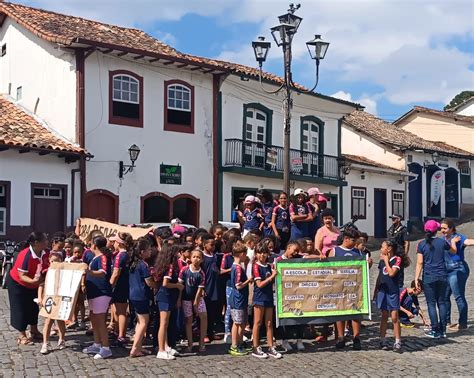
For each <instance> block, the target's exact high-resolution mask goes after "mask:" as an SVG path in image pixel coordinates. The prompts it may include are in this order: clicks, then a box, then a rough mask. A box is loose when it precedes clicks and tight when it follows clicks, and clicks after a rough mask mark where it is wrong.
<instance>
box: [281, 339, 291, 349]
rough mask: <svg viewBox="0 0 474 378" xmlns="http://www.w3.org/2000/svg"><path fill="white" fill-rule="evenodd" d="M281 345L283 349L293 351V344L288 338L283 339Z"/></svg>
mask: <svg viewBox="0 0 474 378" xmlns="http://www.w3.org/2000/svg"><path fill="white" fill-rule="evenodd" d="M281 347H282V348H283V349H285V350H286V351H287V352H291V351H292V350H293V348H292V346H291V345H290V343H289V342H288V340H283V341H282V342H281Z"/></svg>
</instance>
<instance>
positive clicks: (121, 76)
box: [112, 74, 141, 105]
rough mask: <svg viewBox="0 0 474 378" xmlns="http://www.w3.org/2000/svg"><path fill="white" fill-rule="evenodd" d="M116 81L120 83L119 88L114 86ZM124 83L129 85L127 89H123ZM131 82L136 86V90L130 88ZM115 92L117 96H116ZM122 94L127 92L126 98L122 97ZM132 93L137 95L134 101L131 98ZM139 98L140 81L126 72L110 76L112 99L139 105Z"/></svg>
mask: <svg viewBox="0 0 474 378" xmlns="http://www.w3.org/2000/svg"><path fill="white" fill-rule="evenodd" d="M126 79H128V80H126ZM116 82H117V83H120V88H115V83H116ZM126 84H128V86H129V87H128V89H125V86H126ZM132 84H134V85H136V86H137V87H136V88H137V89H136V91H135V90H132ZM117 94H118V96H116V95H117ZM124 94H128V98H129V99H128V100H127V99H124V98H123V97H124ZM132 94H133V95H136V96H137V100H136V101H134V100H131V98H132ZM140 100H141V99H140V81H139V80H138V79H136V78H135V77H133V76H131V75H127V74H117V75H114V76H113V77H112V101H118V102H125V103H128V104H136V105H140Z"/></svg>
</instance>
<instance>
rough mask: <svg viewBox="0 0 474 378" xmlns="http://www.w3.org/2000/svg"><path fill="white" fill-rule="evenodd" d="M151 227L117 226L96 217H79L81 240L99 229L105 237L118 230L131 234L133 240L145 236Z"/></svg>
mask: <svg viewBox="0 0 474 378" xmlns="http://www.w3.org/2000/svg"><path fill="white" fill-rule="evenodd" d="M151 229H152V228H141V227H126V226H119V225H118V224H115V223H109V222H104V221H100V220H97V219H91V218H81V230H80V232H79V237H80V238H81V240H85V239H86V237H87V235H89V233H90V232H91V231H94V230H100V231H101V232H102V233H103V234H104V236H105V237H106V238H109V237H111V236H112V235H115V234H116V233H118V232H128V233H129V234H130V235H132V237H133V240H137V239H138V238H139V237H142V236H145V235H146V234H147V233H148V232H149V231H150V230H151Z"/></svg>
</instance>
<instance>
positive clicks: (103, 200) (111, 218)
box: [83, 189, 119, 223]
mask: <svg viewBox="0 0 474 378" xmlns="http://www.w3.org/2000/svg"><path fill="white" fill-rule="evenodd" d="M85 202H86V203H85V206H84V210H85V213H84V214H83V215H84V216H85V217H88V218H93V219H101V220H105V221H107V222H112V223H117V222H118V202H119V197H118V196H117V195H115V194H114V193H112V192H109V191H108V190H105V189H95V190H91V191H89V192H87V193H86V195H85Z"/></svg>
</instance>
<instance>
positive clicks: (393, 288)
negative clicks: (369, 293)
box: [378, 256, 402, 294]
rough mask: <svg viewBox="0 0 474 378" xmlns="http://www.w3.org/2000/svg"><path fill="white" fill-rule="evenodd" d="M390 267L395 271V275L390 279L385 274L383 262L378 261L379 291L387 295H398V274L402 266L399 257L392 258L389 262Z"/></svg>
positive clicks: (386, 273) (385, 268)
mask: <svg viewBox="0 0 474 378" xmlns="http://www.w3.org/2000/svg"><path fill="white" fill-rule="evenodd" d="M389 265H390V267H392V268H394V269H396V270H397V274H395V275H394V276H393V277H390V276H389V274H388V272H387V267H386V266H385V262H384V261H383V260H380V262H379V278H378V282H379V287H378V290H379V291H383V292H384V293H387V294H399V293H400V287H399V286H398V274H399V273H398V272H400V268H401V266H402V259H401V257H400V256H392V257H391V258H390V260H389Z"/></svg>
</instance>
